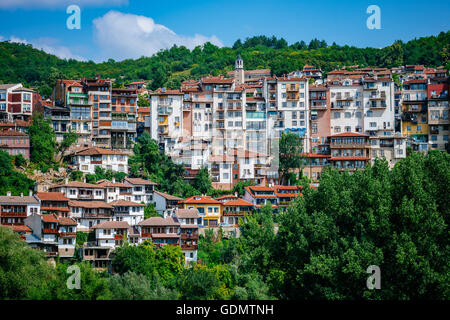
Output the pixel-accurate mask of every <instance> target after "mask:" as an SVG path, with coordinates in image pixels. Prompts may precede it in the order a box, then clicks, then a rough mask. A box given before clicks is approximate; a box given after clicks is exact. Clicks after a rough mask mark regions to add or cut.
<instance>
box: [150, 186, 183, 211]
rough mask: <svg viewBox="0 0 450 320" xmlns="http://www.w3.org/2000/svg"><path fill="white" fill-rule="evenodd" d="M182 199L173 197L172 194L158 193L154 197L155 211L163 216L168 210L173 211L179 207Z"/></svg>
mask: <svg viewBox="0 0 450 320" xmlns="http://www.w3.org/2000/svg"><path fill="white" fill-rule="evenodd" d="M181 200H183V199H182V198H179V197H175V196H172V195H170V194H167V193H164V192H160V191H156V190H155V193H154V195H153V202H154V203H155V210H156V211H157V212H158V213H159V214H163V213H164V212H165V211H166V210H173V209H175V208H177V207H178V202H179V201H181Z"/></svg>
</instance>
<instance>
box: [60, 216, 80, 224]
mask: <svg viewBox="0 0 450 320" xmlns="http://www.w3.org/2000/svg"><path fill="white" fill-rule="evenodd" d="M58 222H59V224H60V225H62V226H76V225H77V222H76V221H75V220H74V219H72V218H66V217H58Z"/></svg>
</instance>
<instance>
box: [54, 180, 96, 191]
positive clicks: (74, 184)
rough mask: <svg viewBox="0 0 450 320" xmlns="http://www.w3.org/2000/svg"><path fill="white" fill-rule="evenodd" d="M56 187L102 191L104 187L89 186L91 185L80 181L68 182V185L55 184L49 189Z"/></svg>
mask: <svg viewBox="0 0 450 320" xmlns="http://www.w3.org/2000/svg"><path fill="white" fill-rule="evenodd" d="M57 187H72V188H90V189H104V187H102V186H99V185H96V184H91V183H86V182H80V181H70V182H68V183H59V184H55V185H52V186H50V188H49V189H53V188H57Z"/></svg>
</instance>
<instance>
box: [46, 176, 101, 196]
mask: <svg viewBox="0 0 450 320" xmlns="http://www.w3.org/2000/svg"><path fill="white" fill-rule="evenodd" d="M48 190H49V191H50V192H61V193H63V194H64V196H66V197H67V198H69V200H80V201H86V200H93V201H104V200H105V188H104V187H102V186H99V185H96V184H91V183H86V182H80V181H70V182H69V181H68V179H66V180H65V182H64V183H60V184H55V185H52V186H50V187H49V188H48Z"/></svg>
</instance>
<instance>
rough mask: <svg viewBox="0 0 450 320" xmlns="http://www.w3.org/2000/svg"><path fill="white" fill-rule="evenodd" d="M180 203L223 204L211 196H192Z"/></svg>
mask: <svg viewBox="0 0 450 320" xmlns="http://www.w3.org/2000/svg"><path fill="white" fill-rule="evenodd" d="M180 203H186V204H222V203H221V202H220V201H217V200H215V199H213V198H211V197H210V196H192V197H189V198H187V199H184V200H181V201H180Z"/></svg>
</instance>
